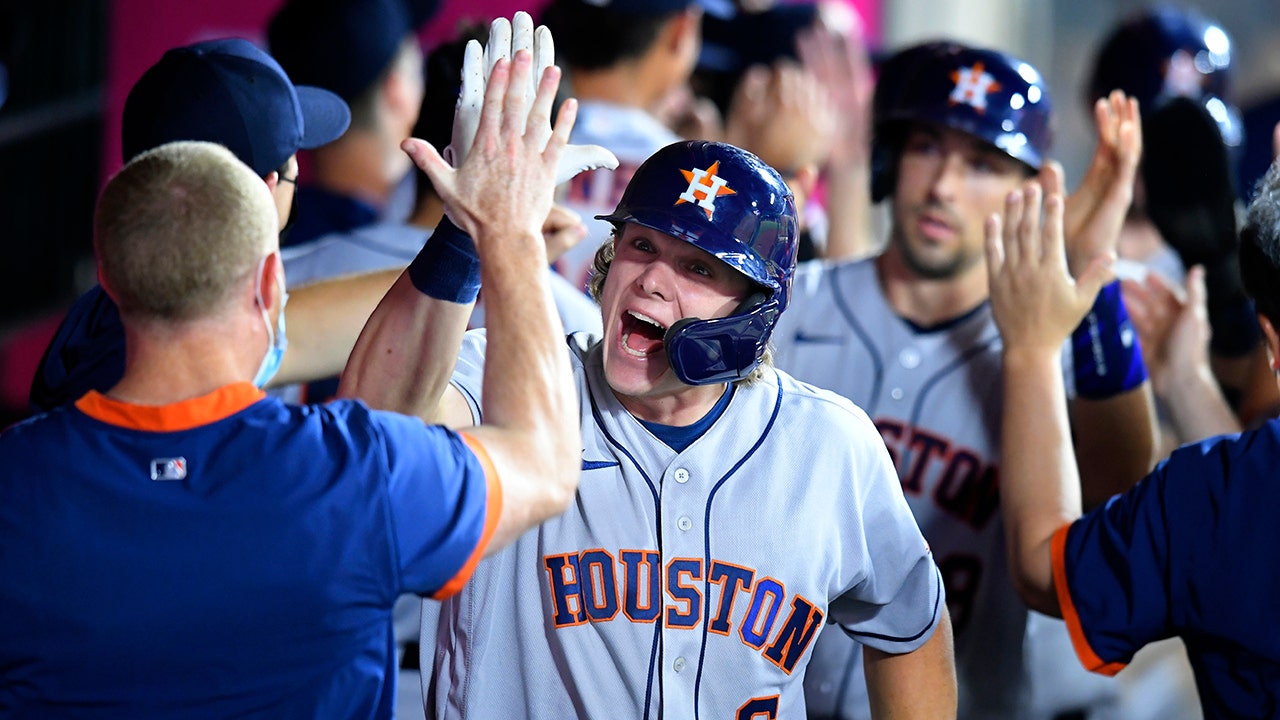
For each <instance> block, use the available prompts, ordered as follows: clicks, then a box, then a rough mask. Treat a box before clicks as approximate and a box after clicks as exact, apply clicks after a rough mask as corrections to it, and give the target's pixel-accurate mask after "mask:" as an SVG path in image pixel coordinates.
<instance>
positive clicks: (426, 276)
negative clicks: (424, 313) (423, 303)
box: [409, 217, 480, 304]
mask: <svg viewBox="0 0 1280 720" xmlns="http://www.w3.org/2000/svg"><path fill="white" fill-rule="evenodd" d="M409 279H410V280H411V281H413V286H414V287H416V288H418V292H420V293H422V294H423V295H426V296H428V297H433V298H436V299H437V300H447V301H448V302H455V303H462V304H466V303H471V302H475V299H476V296H477V295H479V294H480V256H479V255H478V254H476V244H475V242H474V241H472V240H471V237H470V236H469V235H467V234H466V233H465V232H463V231H462V230H460V229H459V228H458V226H457V225H454V224H453V222H451V221H450V220H449V218H448V217H444V218H441V219H440V224H438V225H436V229H435V231H434V232H432V233H431V237H429V238H427V242H426V243H424V244H423V246H422V249H421V250H419V251H418V254H417V255H416V256H414V258H413V261H412V262H410V263H409Z"/></svg>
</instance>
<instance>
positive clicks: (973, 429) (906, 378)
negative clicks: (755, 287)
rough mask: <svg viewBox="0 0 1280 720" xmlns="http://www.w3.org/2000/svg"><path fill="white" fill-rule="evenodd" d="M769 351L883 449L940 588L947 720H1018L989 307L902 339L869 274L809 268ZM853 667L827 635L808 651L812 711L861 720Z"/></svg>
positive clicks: (908, 331)
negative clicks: (866, 420)
mask: <svg viewBox="0 0 1280 720" xmlns="http://www.w3.org/2000/svg"><path fill="white" fill-rule="evenodd" d="M773 342H774V343H775V349H776V355H775V360H776V362H777V364H778V366H779V367H781V368H783V369H785V370H786V371H787V372H790V373H792V374H793V375H794V376H795V377H797V378H799V379H801V380H804V381H806V382H811V383H814V384H816V385H819V386H821V387H824V388H828V389H831V390H834V391H835V392H837V393H839V394H840V395H843V396H844V397H846V398H849V399H850V400H852V401H853V402H854V403H855V404H856V405H858V406H859V407H861V408H863V409H864V410H866V412H867V414H868V415H870V416H871V418H872V420H873V422H874V423H875V425H876V427H877V428H878V429H879V430H880V434H881V436H883V438H884V441H885V444H886V445H887V446H888V448H889V452H890V454H891V455H892V457H893V460H894V463H895V464H896V466H897V469H898V474H899V476H900V478H901V482H902V489H903V492H904V493H905V495H906V497H907V503H908V504H909V505H910V507H911V511H912V513H913V514H914V515H915V518H916V520H917V521H918V522H919V523H920V529H921V531H922V532H923V533H924V536H925V538H926V539H927V540H928V541H929V545H930V547H932V548H933V552H934V553H935V555H936V556H937V560H938V566H939V568H940V569H941V571H942V576H943V580H944V582H945V583H946V588H947V607H948V609H949V610H950V612H951V622H952V626H953V627H954V630H955V645H956V670H957V674H958V680H959V684H960V717H963V718H986V717H990V718H1016V717H1019V716H1020V714H1021V713H1023V712H1025V708H1026V705H1027V702H1028V700H1029V692H1028V682H1027V678H1026V671H1025V669H1024V662H1023V633H1024V628H1025V626H1026V621H1027V610H1026V606H1025V605H1023V603H1022V601H1021V600H1020V599H1019V598H1018V596H1017V594H1016V593H1015V591H1014V589H1013V584H1012V583H1011V582H1010V579H1009V573H1008V569H1007V566H1006V561H1005V544H1004V527H1003V523H1002V522H1001V519H1000V513H999V492H998V483H999V457H1000V418H1001V414H1002V401H1003V389H1002V385H1001V367H1002V365H1001V356H1000V353H1001V344H1000V336H999V334H998V332H997V329H996V326H995V322H994V321H993V319H992V317H991V311H990V308H989V306H988V305H986V304H983V305H982V306H980V307H978V308H977V309H976V310H974V311H972V312H970V313H968V314H966V315H964V316H963V317H960V318H957V319H955V320H954V321H952V322H949V323H947V324H946V325H944V326H942V327H935V328H929V329H923V328H919V327H914V326H913V325H912V324H911V323H909V322H907V321H905V320H903V319H902V318H900V317H898V315H897V314H896V313H894V312H893V310H892V309H891V308H890V307H889V305H888V304H887V302H886V301H885V298H884V294H883V292H882V291H881V289H880V283H879V280H878V279H877V277H876V267H875V263H874V261H873V260H869V259H868V260H861V261H853V262H846V263H839V264H831V265H827V264H822V263H820V262H812V263H806V264H805V265H803V266H801V267H800V268H799V270H798V272H797V276H796V280H795V283H794V285H793V297H792V300H791V306H790V307H789V308H788V310H787V312H786V313H784V314H783V315H782V319H781V321H780V322H779V325H778V327H777V329H776V330H775V331H774V334H773ZM861 657H862V653H861V649H860V648H859V647H858V646H857V644H856V643H855V642H853V641H851V640H849V639H847V638H844V637H841V636H839V635H837V634H836V633H828V635H826V636H824V637H823V638H822V639H820V640H819V647H818V648H817V649H816V650H815V655H814V660H813V662H811V663H810V667H809V674H808V677H807V679H806V693H807V695H808V696H809V700H810V704H811V706H812V707H813V708H814V709H820V710H821V711H823V712H828V713H832V714H835V713H836V712H837V711H839V712H842V713H844V716H846V717H868V716H869V711H867V710H866V707H865V701H864V700H862V699H861V697H860V696H861V695H863V694H864V693H865V689H863V687H862V682H863V681H862V677H861V676H862V668H861ZM855 710H857V712H855ZM864 713H865V714H864Z"/></svg>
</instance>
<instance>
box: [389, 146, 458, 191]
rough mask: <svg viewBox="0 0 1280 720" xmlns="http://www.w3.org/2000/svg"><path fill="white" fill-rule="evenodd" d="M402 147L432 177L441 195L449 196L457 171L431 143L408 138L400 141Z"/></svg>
mask: <svg viewBox="0 0 1280 720" xmlns="http://www.w3.org/2000/svg"><path fill="white" fill-rule="evenodd" d="M400 149H401V150H404V151H405V154H407V155H408V156H409V158H410V159H411V160H413V163H414V165H417V166H418V169H419V170H421V171H422V172H424V173H426V174H427V177H429V178H431V185H432V186H433V187H435V188H436V192H437V193H438V194H439V195H440V197H442V198H443V197H448V195H449V194H450V193H451V191H452V189H453V185H454V176H455V175H456V172H455V171H454V169H453V168H452V167H450V165H449V163H448V162H446V161H445V159H444V158H443V157H441V156H440V153H438V152H436V149H435V148H434V147H432V146H431V143H429V142H426V141H425V140H419V139H418V138H408V139H406V140H405V141H404V142H402V143H400Z"/></svg>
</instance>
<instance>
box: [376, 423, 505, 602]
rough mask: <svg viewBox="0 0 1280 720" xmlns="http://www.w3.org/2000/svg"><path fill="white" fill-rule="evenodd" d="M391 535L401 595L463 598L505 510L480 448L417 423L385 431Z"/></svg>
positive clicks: (389, 426)
mask: <svg viewBox="0 0 1280 720" xmlns="http://www.w3.org/2000/svg"><path fill="white" fill-rule="evenodd" d="M386 428H387V437H388V442H387V452H388V461H389V468H390V476H389V481H388V484H387V491H388V493H389V495H390V514H391V526H392V535H393V539H394V542H395V545H396V549H397V551H398V555H399V558H400V572H401V576H402V584H403V586H404V589H406V590H409V591H412V592H417V593H419V594H422V595H430V596H432V597H434V598H437V599H443V598H446V597H448V596H450V595H452V594H454V593H456V592H458V590H460V589H461V588H462V585H463V584H464V583H465V582H466V581H467V579H468V578H469V577H470V576H471V573H472V572H473V571H474V570H475V566H476V563H478V562H479V560H480V558H481V557H483V555H484V551H485V548H486V546H487V545H488V540H489V538H490V537H491V536H492V534H493V530H494V528H495V527H496V526H497V521H498V516H499V514H500V513H501V510H502V491H501V485H500V484H499V482H498V477H497V474H496V472H495V471H494V469H493V465H492V463H491V462H489V460H488V456H487V454H486V453H485V451H484V448H483V447H482V446H481V445H480V444H479V443H478V442H477V441H476V440H475V439H474V438H471V437H469V436H464V435H461V434H459V433H456V432H453V431H452V430H448V429H446V428H443V427H439V426H435V427H425V426H423V424H422V423H421V421H418V420H416V419H414V418H395V419H393V420H392V421H391V422H389V423H387V425H386Z"/></svg>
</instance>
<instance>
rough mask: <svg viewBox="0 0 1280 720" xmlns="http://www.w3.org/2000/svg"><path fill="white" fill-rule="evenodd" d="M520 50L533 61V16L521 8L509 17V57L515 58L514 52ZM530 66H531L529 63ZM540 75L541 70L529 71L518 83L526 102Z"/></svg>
mask: <svg viewBox="0 0 1280 720" xmlns="http://www.w3.org/2000/svg"><path fill="white" fill-rule="evenodd" d="M521 50H524V51H526V52H528V53H529V56H530V63H533V62H534V60H533V55H534V53H533V18H532V17H530V16H529V13H527V12H524V11H523V10H522V11H520V12H517V13H516V14H515V16H514V17H513V18H512V19H511V57H512V59H514V58H515V56H516V54H517V53H519V52H520V51H521ZM531 67H533V66H532V65H531ZM541 76H542V74H541V72H540V71H539V72H533V71H531V72H530V73H529V78H528V79H527V80H526V81H525V82H524V83H521V84H520V85H519V88H520V91H521V92H523V93H524V96H525V98H526V99H527V100H526V102H531V101H532V98H533V96H534V94H535V93H537V91H538V79H539V78H540V77H541Z"/></svg>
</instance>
